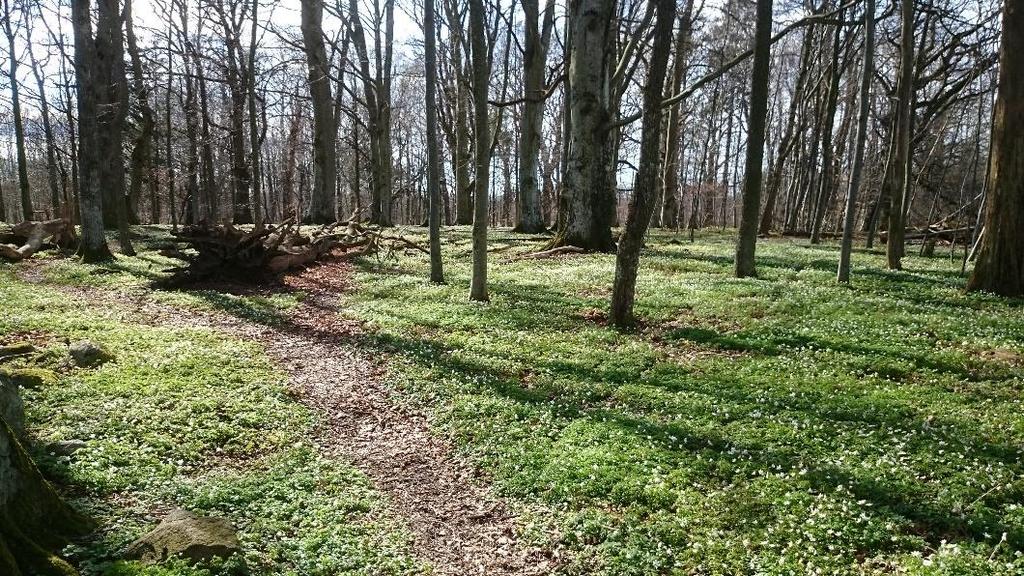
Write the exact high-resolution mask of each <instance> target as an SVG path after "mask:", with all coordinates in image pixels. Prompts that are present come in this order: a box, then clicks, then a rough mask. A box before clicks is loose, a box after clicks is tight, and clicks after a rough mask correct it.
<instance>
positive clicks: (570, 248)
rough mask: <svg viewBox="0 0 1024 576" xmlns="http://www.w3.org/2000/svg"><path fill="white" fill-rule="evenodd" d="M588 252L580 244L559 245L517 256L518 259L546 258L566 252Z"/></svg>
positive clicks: (562, 254)
mask: <svg viewBox="0 0 1024 576" xmlns="http://www.w3.org/2000/svg"><path fill="white" fill-rule="evenodd" d="M586 252H587V251H586V250H584V249H583V248H580V247H579V246H559V247H557V248H551V249H550V250H541V251H540V252H530V253H529V254H523V255H522V256H519V257H518V258H516V260H545V259H547V258H556V257H558V256H564V255H566V254H586Z"/></svg>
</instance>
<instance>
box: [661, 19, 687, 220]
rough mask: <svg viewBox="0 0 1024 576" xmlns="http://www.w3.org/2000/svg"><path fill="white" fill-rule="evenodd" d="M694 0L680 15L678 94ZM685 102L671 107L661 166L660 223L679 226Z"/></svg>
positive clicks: (674, 82)
mask: <svg viewBox="0 0 1024 576" xmlns="http://www.w3.org/2000/svg"><path fill="white" fill-rule="evenodd" d="M692 19H693V0H686V8H685V9H684V10H683V13H682V14H680V15H679V31H678V32H677V34H676V41H675V62H674V63H673V64H672V81H671V84H670V93H671V94H678V93H679V90H680V89H681V88H682V86H683V78H685V77H686V69H687V66H688V64H687V60H689V57H690V55H689V47H690V35H691V33H692V30H693V23H692V22H691V20H692ZM682 116H683V102H676V103H674V104H672V107H671V108H669V111H668V121H667V124H668V130H667V135H666V136H665V166H664V169H663V170H662V178H661V181H662V183H663V190H662V193H661V196H662V206H661V225H662V226H665V227H671V228H678V227H679V156H680V149H681V146H680V143H679V138H680V135H681V134H682V129H683V118H682Z"/></svg>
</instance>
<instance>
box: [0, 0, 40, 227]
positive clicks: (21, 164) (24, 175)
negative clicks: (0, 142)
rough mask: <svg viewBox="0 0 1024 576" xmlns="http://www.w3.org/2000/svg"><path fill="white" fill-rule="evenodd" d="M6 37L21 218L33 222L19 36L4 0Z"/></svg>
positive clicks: (9, 1)
mask: <svg viewBox="0 0 1024 576" xmlns="http://www.w3.org/2000/svg"><path fill="white" fill-rule="evenodd" d="M3 29H4V35H5V36H6V37H7V59H8V66H9V68H8V73H7V81H8V83H9V84H10V85H11V114H12V115H13V116H14V148H15V152H16V154H17V157H18V189H19V190H20V191H21V216H22V218H24V219H25V220H31V219H32V216H33V210H32V189H31V187H30V185H29V180H28V158H27V156H26V154H25V124H24V119H23V116H22V111H21V88H20V86H21V83H20V81H19V80H18V61H19V56H18V53H17V34H16V33H15V27H14V10H12V9H11V0H4V17H3Z"/></svg>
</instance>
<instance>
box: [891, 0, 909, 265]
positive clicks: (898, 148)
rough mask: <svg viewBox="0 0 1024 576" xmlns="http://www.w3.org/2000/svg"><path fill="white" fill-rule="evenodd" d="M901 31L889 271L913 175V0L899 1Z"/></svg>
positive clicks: (898, 252) (896, 261)
mask: <svg viewBox="0 0 1024 576" xmlns="http://www.w3.org/2000/svg"><path fill="white" fill-rule="evenodd" d="M901 6H902V8H901V10H902V18H903V21H902V32H901V33H900V44H901V49H900V77H899V83H898V84H897V88H896V125H895V128H896V133H895V138H894V140H893V146H895V156H894V157H893V165H892V166H891V167H890V168H889V173H888V174H889V177H890V178H891V181H890V183H889V185H888V186H887V188H888V189H889V235H888V239H887V240H886V250H885V252H886V259H887V261H888V264H889V269H890V270H899V269H901V268H902V267H903V261H902V259H903V241H904V239H903V236H904V233H905V227H906V224H905V222H904V218H903V203H904V199H905V198H906V192H907V190H908V189H909V187H910V180H911V178H912V174H911V170H910V162H911V156H910V154H911V150H910V146H911V144H910V131H911V121H912V118H913V113H914V110H913V99H914V0H902V4H901Z"/></svg>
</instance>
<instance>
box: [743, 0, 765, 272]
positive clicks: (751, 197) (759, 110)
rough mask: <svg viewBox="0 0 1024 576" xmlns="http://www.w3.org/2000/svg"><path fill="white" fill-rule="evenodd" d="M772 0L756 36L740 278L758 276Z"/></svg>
mask: <svg viewBox="0 0 1024 576" xmlns="http://www.w3.org/2000/svg"><path fill="white" fill-rule="evenodd" d="M771 37H772V0H757V26H756V30H755V33H754V71H753V75H752V77H751V85H750V128H749V129H748V131H747V135H748V140H747V160H746V175H745V177H744V179H743V210H742V212H741V213H740V226H739V228H740V229H739V242H738V243H737V245H736V277H737V278H743V277H747V276H755V275H756V274H757V270H756V267H755V262H754V254H755V250H756V249H757V228H758V216H759V215H760V210H761V178H762V175H763V167H762V163H763V162H764V139H765V128H766V124H767V117H768V93H769V86H768V81H769V72H770V70H769V68H770V64H771V49H772V46H771Z"/></svg>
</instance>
